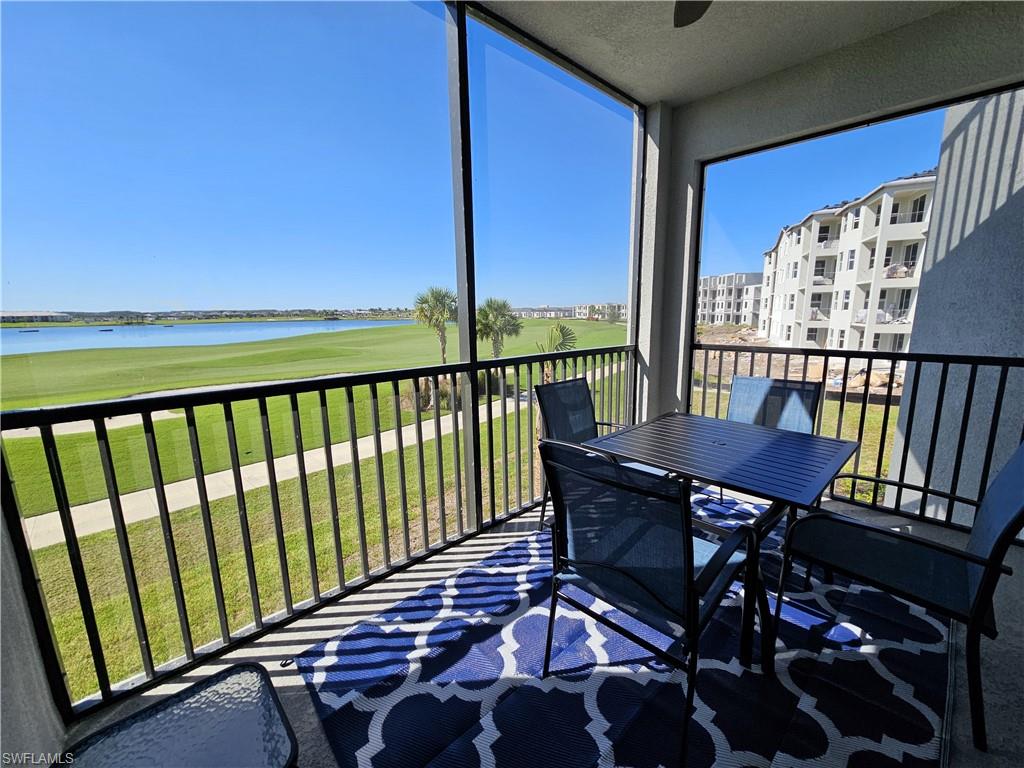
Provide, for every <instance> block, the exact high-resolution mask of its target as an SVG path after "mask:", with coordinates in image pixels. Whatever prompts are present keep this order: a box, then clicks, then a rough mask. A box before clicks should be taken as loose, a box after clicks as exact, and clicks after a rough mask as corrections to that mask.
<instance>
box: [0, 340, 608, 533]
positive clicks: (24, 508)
mask: <svg viewBox="0 0 1024 768" xmlns="http://www.w3.org/2000/svg"><path fill="white" fill-rule="evenodd" d="M549 325H550V324H549V323H547V322H545V321H540V320H536V321H526V327H525V328H524V331H523V334H522V335H521V336H519V337H518V338H515V339H512V340H510V342H509V344H508V346H507V347H506V350H505V353H506V354H507V355H516V354H525V353H528V352H530V351H531V350H533V351H535V349H536V346H535V342H536V341H537V339H539V338H540V336H541V335H543V334H544V333H546V329H547V328H548V327H549ZM574 326H575V327H576V328H577V334H578V336H579V339H580V344H581V346H588V347H595V346H603V345H612V344H618V343H622V342H623V341H624V338H623V337H624V334H625V331H624V328H623V327H622V326H611V325H609V324H608V323H590V322H585V321H581V322H576V323H574ZM414 331H415V332H416V333H414V334H412V335H413V336H414V337H415V338H414V339H413V340H412V341H410V339H409V338H408V337H409V336H410V332H414ZM424 331H425V329H422V328H418V327H412V326H392V327H388V328H376V329H371V330H369V331H365V332H364V331H346V332H344V333H338V334H315V335H314V336H310V337H297V338H294V339H282V340H276V341H274V342H254V343H245V344H234V345H226V346H225V347H190V348H174V350H172V351H173V352H175V353H179V352H186V351H189V352H192V353H194V354H195V355H197V356H198V357H200V358H209V359H210V360H217V359H222V360H223V359H224V358H226V359H228V360H230V361H231V363H230V365H234V364H235V363H236V362H237V359H236V358H235V357H234V356H233V352H232V350H231V349H229V348H235V347H246V348H252V347H259V348H261V349H262V348H264V347H273V348H274V350H273V351H272V352H260V353H259V354H261V355H263V354H265V355H266V356H267V357H268V359H269V358H277V357H279V356H280V355H282V354H283V353H284V352H288V350H283V349H280V348H281V347H284V346H287V344H286V342H293V343H295V344H297V345H298V347H299V349H304V348H306V346H307V344H308V343H309V342H308V340H309V339H313V338H315V339H318V340H319V343H320V344H324V343H326V341H336V339H333V338H332V339H329V340H324V339H323V337H325V336H327V337H346V340H347V338H348V337H349V336H354V335H357V334H358V335H359V336H360V337H361V338H362V337H364V336H369V337H371V340H372V338H374V337H375V338H376V339H377V342H376V347H377V348H376V350H375V355H376V357H374V356H368V357H367V358H366V359H363V360H362V364H363V369H375V368H379V367H388V366H390V367H396V366H398V367H409V366H411V365H421V364H424V363H436V362H437V360H436V357H437V354H438V352H437V342H436V339H435V338H434V336H433V334H432V333H430V332H429V331H427V332H426V336H424V335H423V332H424ZM535 337H536V338H535ZM357 342H358V343H363V342H362V341H359V340H357ZM410 345H414V346H416V347H423V346H425V347H426V348H427V351H428V352H429V353H431V354H433V356H434V358H433V359H430V358H429V354H428V355H426V357H427V359H416V360H414V361H409V360H407V359H405V358H402V357H400V355H401V354H402V353H403V351H405V350H406V349H407V348H411V347H410ZM211 350H221V352H220V353H219V354H220V355H221V357H218V356H217V354H216V353H214V352H212V351H211ZM389 350H390V351H389ZM157 351H162V350H150V349H142V350H112V351H111V352H117V353H118V354H119V355H121V356H123V355H125V354H127V355H128V356H130V357H132V356H134V355H135V354H137V353H149V352H157ZM480 351H481V353H483V351H484V350H483V349H481V350H480ZM421 353H422V351H421ZM80 354H85V355H87V356H88V355H103V356H106V354H107V351H105V350H104V351H101V350H91V351H88V352H85V353H79V352H55V353H45V354H42V355H15V356H10V357H5V358H3V373H4V376H3V380H2V387H3V391H4V392H5V393H6V392H9V391H14V392H15V393H17V392H19V391H22V390H19V380H18V374H17V371H18V365H19V364H20V365H28V366H29V368H30V369H32V370H35V369H34V368H32V366H37V365H39V363H37V362H34V361H33V360H31V359H29V360H27V361H26V360H23V358H37V357H42V358H47V359H49V358H53V360H52V361H51V362H48V363H46V364H47V365H50V366H55V367H63V368H66V369H67V370H68V371H69V372H70V371H74V372H75V373H74V375H76V376H81V377H83V379H84V378H89V377H92V378H94V379H100V378H102V377H103V375H104V374H102V373H101V372H99V371H96V370H92V371H85V372H83V371H80V370H77V368H76V365H75V362H74V360H75V359H77V358H78V356H79V355H80ZM289 354H290V353H289ZM451 354H452V355H453V356H455V355H456V354H457V350H452V352H451ZM385 355H390V357H389V358H388V359H390V360H392V361H393V362H391V363H390V364H385V362H384V359H385V357H384V356H385ZM67 356H73V359H72V358H68V357H67ZM62 360H63V362H61V361H62ZM368 360H370V361H372V360H376V361H377V362H376V364H371V363H370V362H367V361H368ZM9 361H13V362H14V370H15V375H14V376H13V377H12V376H11V374H10V369H11V367H10V363H9ZM394 361H397V362H394ZM337 364H339V365H340V364H342V363H341V361H340V360H339V361H338V362H337ZM139 366H140V368H139V372H138V374H137V375H138V376H139V377H141V378H143V379H146V380H150V379H154V378H155V377H157V376H158V375H162V374H158V372H157V371H158V369H157V368H152V367H151V368H149V369H145V368H143V367H142V366H143V364H142V363H140V364H139ZM222 367H223V369H224V370H230V366H229V363H227V362H222ZM349 367H350V368H352V369H353V370H354V369H355V368H357V367H358V366H355V365H350V366H349ZM248 370H249V369H248V368H247V367H246V366H244V365H243V366H242V367H241V368H240V369H239V370H238V371H237V372H236V374H228V373H225V374H223V375H225V376H227V377H228V378H229V379H230V378H231V377H232V376H234V375H237V376H238V377H242V376H244V375H245V371H248ZM333 370H336V369H333ZM314 372H315V373H324V371H323V370H319V371H314ZM306 375H313V374H312V373H309V372H308V371H307V373H306ZM69 376H71V373H69ZM275 376H276V374H275ZM255 378H258V379H263V378H268V377H266V376H256V377H255ZM271 378H272V377H271ZM239 380H241V378H239ZM526 381H527V378H526V368H525V367H522V368H521V369H520V387H521V388H522V389H524V390H525V388H526ZM533 381H534V382H535V383H536V382H538V381H540V369H539V367H538V366H534V368H533ZM198 383H200V384H213V383H217V381H214V380H211V379H209V378H208V379H205V380H198ZM178 385H179V384H178V383H175V382H173V381H166V383H165V384H164V385H161V386H160V387H158V388H166V387H174V386H178ZM20 386H22V387H24V381H22V382H21V385H20ZM54 386H56V385H54ZM84 386H92V385H86V384H83V387H84ZM122 386H128V385H122ZM507 386H508V387H509V388H512V387H513V380H512V371H511V369H510V370H509V371H508V378H507ZM51 388H52V387H51ZM377 392H378V413H379V419H380V425H381V429H392V428H394V426H395V408H394V405H395V403H394V395H393V390H392V387H391V386H390V384H382V385H378V387H377ZM113 394H114V393H112V392H111V391H108V392H107V393H106V396H113ZM119 394H129V392H123V391H122V392H120V393H119ZM494 395H495V396H497V391H495V392H494ZM27 396H28V395H25V394H24V393H23V392H22V394H21V395H16V397H27ZM44 399H45V398H44ZM77 399H88V397H87V396H86V395H85V394H84V393H83V390H80V391H79V395H78V398H77ZM371 400H372V397H371V392H370V388H369V387H368V386H360V387H356V388H354V389H353V401H354V411H355V422H356V424H355V426H356V429H355V433H356V435H357V436H364V435H368V434H371V432H372V426H373V421H372V412H371ZM34 404H39V403H34ZM400 406H401V408H400V410H401V414H400V417H401V421H402V423H403V424H411V423H413V422H414V421H415V407H414V403H413V400H412V382H411V381H405V382H403V383H402V384H401V386H400ZM267 410H268V420H269V423H270V429H271V442H272V445H273V449H274V455H275V456H277V457H280V456H285V455H289V454H294V453H295V434H294V429H293V424H292V412H291V404H290V401H289V398H287V397H274V398H270V399H269V400H268V403H267ZM298 410H299V416H300V428H301V432H302V442H303V447H304V448H305V449H307V450H308V449H311V448H318V447H320V446H321V445H323V429H322V423H321V414H320V406H319V399H318V395H317V394H315V393H310V394H304V395H300V396H299V397H298ZM328 412H329V428H330V431H331V439H332V442H335V443H337V442H341V441H345V440H348V438H349V435H350V431H349V429H350V428H349V424H348V416H347V406H346V402H345V396H344V392H343V391H342V390H332V391H330V392H328ZM195 414H196V429H197V433H198V436H199V444H200V451H201V453H202V458H203V468H204V470H205V471H206V472H207V473H209V472H216V471H220V470H224V469H227V468H229V467H230V458H229V454H228V443H227V433H226V427H225V422H224V413H223V409H222V408H221V406H204V407H200V408H197V409H196V411H195ZM423 416H424V418H428V419H429V418H430V417H431V414H429V413H425V414H423ZM234 422H235V431H236V436H237V439H238V451H239V458H240V461H241V462H242V464H250V463H253V462H258V461H263V460H264V459H265V452H264V446H263V434H262V427H261V423H260V417H259V411H258V404H257V402H256V401H243V402H239V403H236V404H235V405H234ZM154 431H155V433H156V437H157V444H158V448H159V452H160V467H161V471H162V473H163V476H164V480H165V482H168V483H171V482H175V481H178V480H183V479H187V478H190V477H193V476H194V474H195V473H194V468H193V463H192V454H191V448H190V445H189V438H188V431H187V428H186V423H185V419H184V418H180V419H168V420H158V421H155V422H154ZM109 439H110V448H111V453H112V454H113V457H114V467H115V471H116V473H117V480H118V486H119V488H120V490H121V492H122V493H130V492H132V491H137V490H142V489H145V488H151V487H152V485H153V481H152V475H151V472H150V467H149V460H148V455H147V450H146V443H145V435H144V433H143V430H142V427H141V425H134V426H127V427H121V428H118V429H112V430H110V431H109ZM56 441H57V446H58V451H59V453H60V457H61V465H62V469H63V471H64V477H65V483H66V485H67V492H68V498H69V499H70V502H71V504H72V505H75V504H83V503H86V502H89V501H95V500H98V499H102V498H105V497H106V494H107V491H106V486H105V480H104V477H103V473H102V469H101V466H100V459H99V451H98V448H97V445H96V439H95V436H94V435H93V433H92V432H85V433H79V434H69V435H58V436H57V438H56ZM4 450H5V453H6V456H7V460H8V462H9V466H10V469H11V475H12V477H13V478H14V482H15V487H16V492H17V498H18V503H19V508H20V509H21V512H22V515H24V516H27V517H28V516H33V515H37V514H43V513H46V512H51V511H53V510H54V509H55V508H56V505H55V501H54V496H53V489H52V486H51V483H50V477H49V472H48V470H47V467H46V462H45V459H44V457H43V452H42V445H41V441H40V440H39V438H37V437H25V438H10V437H5V439H4Z"/></svg>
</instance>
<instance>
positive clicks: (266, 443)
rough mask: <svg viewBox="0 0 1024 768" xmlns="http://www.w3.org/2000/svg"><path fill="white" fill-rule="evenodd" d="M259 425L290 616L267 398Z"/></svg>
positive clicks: (285, 551) (262, 401)
mask: <svg viewBox="0 0 1024 768" xmlns="http://www.w3.org/2000/svg"><path fill="white" fill-rule="evenodd" d="M259 407H260V425H261V427H262V430H263V453H264V454H265V456H264V458H265V459H266V462H267V480H268V481H269V483H268V486H269V488H270V506H271V510H272V511H273V515H274V536H275V537H276V539H277V558H278V563H279V564H280V566H281V589H282V592H283V594H284V609H285V612H286V613H287V614H288V615H289V616H291V615H292V613H293V612H294V608H293V606H292V580H291V576H290V575H289V574H288V549H287V547H286V546H285V542H284V521H283V520H282V518H281V497H280V494H279V493H278V489H277V469H276V467H275V466H274V445H273V441H272V439H271V437H270V417H269V416H268V415H267V399H266V398H265V397H261V398H260V399H259Z"/></svg>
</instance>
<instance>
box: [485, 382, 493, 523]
mask: <svg viewBox="0 0 1024 768" xmlns="http://www.w3.org/2000/svg"><path fill="white" fill-rule="evenodd" d="M485 370H486V372H487V382H486V385H485V386H484V390H485V392H486V396H487V497H488V501H489V503H490V510H491V522H492V523H493V522H494V518H495V513H494V507H495V491H494V409H493V405H492V400H494V392H493V389H494V385H493V383H492V381H491V379H492V371H493V369H492V368H486V369H485Z"/></svg>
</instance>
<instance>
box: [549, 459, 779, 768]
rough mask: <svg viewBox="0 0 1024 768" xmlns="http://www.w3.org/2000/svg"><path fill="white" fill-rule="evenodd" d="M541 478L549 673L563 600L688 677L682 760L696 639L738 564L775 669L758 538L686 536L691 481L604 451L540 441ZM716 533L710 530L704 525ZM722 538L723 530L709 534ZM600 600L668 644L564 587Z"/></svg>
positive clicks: (766, 662)
mask: <svg viewBox="0 0 1024 768" xmlns="http://www.w3.org/2000/svg"><path fill="white" fill-rule="evenodd" d="M540 452H541V458H542V460H543V462H544V472H545V474H546V476H547V479H548V485H549V487H550V488H551V494H552V499H553V505H554V517H555V522H554V537H553V546H552V550H553V559H554V564H553V566H554V567H553V577H552V585H551V609H550V614H549V617H548V627H547V642H546V645H545V649H544V671H543V675H544V676H545V677H546V676H547V675H548V673H549V671H550V665H551V645H552V638H553V633H554V626H555V611H556V608H557V605H558V601H559V600H561V601H563V602H565V603H567V604H568V605H571V606H572V607H573V608H575V609H577V610H579V611H582V612H583V613H585V614H587V615H588V616H590V617H592V618H593V619H595V620H596V621H598V622H601V623H602V624H604V625H606V626H608V627H610V628H612V629H614V630H616V631H618V632H620V633H621V634H623V635H624V636H626V637H627V638H629V639H630V640H632V641H633V642H634V643H636V644H637V645H639V646H640V647H641V648H643V649H644V650H646V651H647V652H649V653H651V654H652V655H653V656H655V657H657V658H658V659H660V660H662V661H663V662H665V663H666V664H669V665H671V666H672V667H674V668H677V669H682V670H685V671H686V675H687V690H686V711H685V712H684V724H683V728H682V748H683V755H684V756H685V754H686V751H685V750H686V731H687V725H688V723H689V718H690V713H691V709H692V707H693V695H694V687H695V685H696V679H697V678H696V672H697V654H698V648H699V643H700V636H701V632H702V631H703V629H704V628H705V627H706V626H707V624H708V622H709V621H710V620H711V617H712V615H713V614H714V612H715V610H716V609H717V608H718V606H719V604H720V603H721V601H722V599H723V598H724V597H725V595H726V593H727V591H728V589H729V587H730V585H731V584H732V583H733V582H734V581H735V580H736V578H737V577H738V576H739V573H740V571H741V570H743V569H744V568H746V569H748V579H749V578H750V576H751V575H754V578H755V581H748V583H753V584H758V585H761V586H760V587H759V588H758V589H757V591H758V592H759V593H760V594H759V598H758V599H757V608H758V613H759V614H760V617H761V629H762V631H761V640H762V667H763V670H764V671H765V673H766V674H773V673H774V669H773V667H774V662H773V658H774V657H773V655H772V648H773V646H772V643H773V642H774V634H773V633H772V631H771V630H770V628H768V627H767V622H769V621H770V620H771V619H770V610H769V608H768V600H767V595H766V594H765V592H764V589H763V582H762V581H761V580H760V578H759V577H758V575H757V574H759V571H758V570H757V569H758V552H757V546H756V538H755V536H754V533H753V531H752V530H751V529H750V528H749V526H746V525H742V526H739V527H737V528H736V529H735V530H734V531H733V532H732V533H731V534H730V535H729V537H728V538H727V539H726V540H725V541H724V542H722V543H721V544H716V543H714V542H711V541H707V540H705V539H701V538H698V537H696V536H694V535H693V529H694V528H695V527H696V528H700V527H702V526H703V525H705V524H702V523H700V521H697V520H694V519H693V518H692V516H691V514H690V494H691V480H689V479H688V478H678V477H675V476H666V475H653V474H651V473H649V472H645V471H643V470H640V469H635V468H631V467H628V466H626V465H624V464H620V463H618V462H617V461H616V459H615V458H614V457H613V456H612V455H610V454H606V453H604V452H602V451H597V450H592V449H588V448H586V447H583V446H580V445H574V444H570V443H564V442H557V441H552V440H543V441H541V445H540ZM707 527H709V528H713V526H707ZM714 532H715V533H716V534H717V535H719V536H720V535H721V531H720V530H717V529H716V530H715V531H714ZM568 586H572V587H575V588H578V589H580V590H582V591H583V592H585V593H587V594H589V595H592V596H594V597H597V598H599V599H600V600H603V601H605V602H606V603H608V604H610V605H612V606H613V607H615V608H616V609H618V610H620V611H622V612H623V613H625V614H628V615H629V616H632V617H633V618H635V619H637V620H639V621H640V622H642V623H643V624H645V625H647V626H649V627H651V628H653V629H655V630H657V631H658V632H660V633H662V634H664V635H666V636H667V637H669V638H671V639H672V641H671V644H670V645H669V646H668V647H667V648H664V649H663V648H659V647H658V646H656V645H654V644H652V643H651V642H648V641H647V640H645V639H643V638H641V637H638V636H637V635H636V634H634V633H633V632H631V631H629V630H627V629H625V628H623V627H621V626H619V625H618V624H616V623H615V622H614V621H613V619H612V618H610V617H609V616H606V615H604V614H601V613H599V612H598V611H595V610H594V609H592V608H591V607H588V606H586V605H584V604H583V603H582V602H580V601H579V600H578V599H576V598H575V597H573V596H572V595H571V594H567V593H566V592H565V591H564V589H565V587H568ZM742 625H743V626H742V630H741V631H743V632H747V631H749V632H750V633H751V634H752V633H753V615H752V613H750V612H748V611H747V610H746V606H745V610H744V615H743V621H742Z"/></svg>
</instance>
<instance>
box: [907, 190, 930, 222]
mask: <svg viewBox="0 0 1024 768" xmlns="http://www.w3.org/2000/svg"><path fill="white" fill-rule="evenodd" d="M927 197H928V196H927V195H921V196H920V197H919V198H917V199H916V200H914V202H913V203H911V204H910V220H911V221H913V222H919V221H924V204H925V200H926V199H927Z"/></svg>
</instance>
